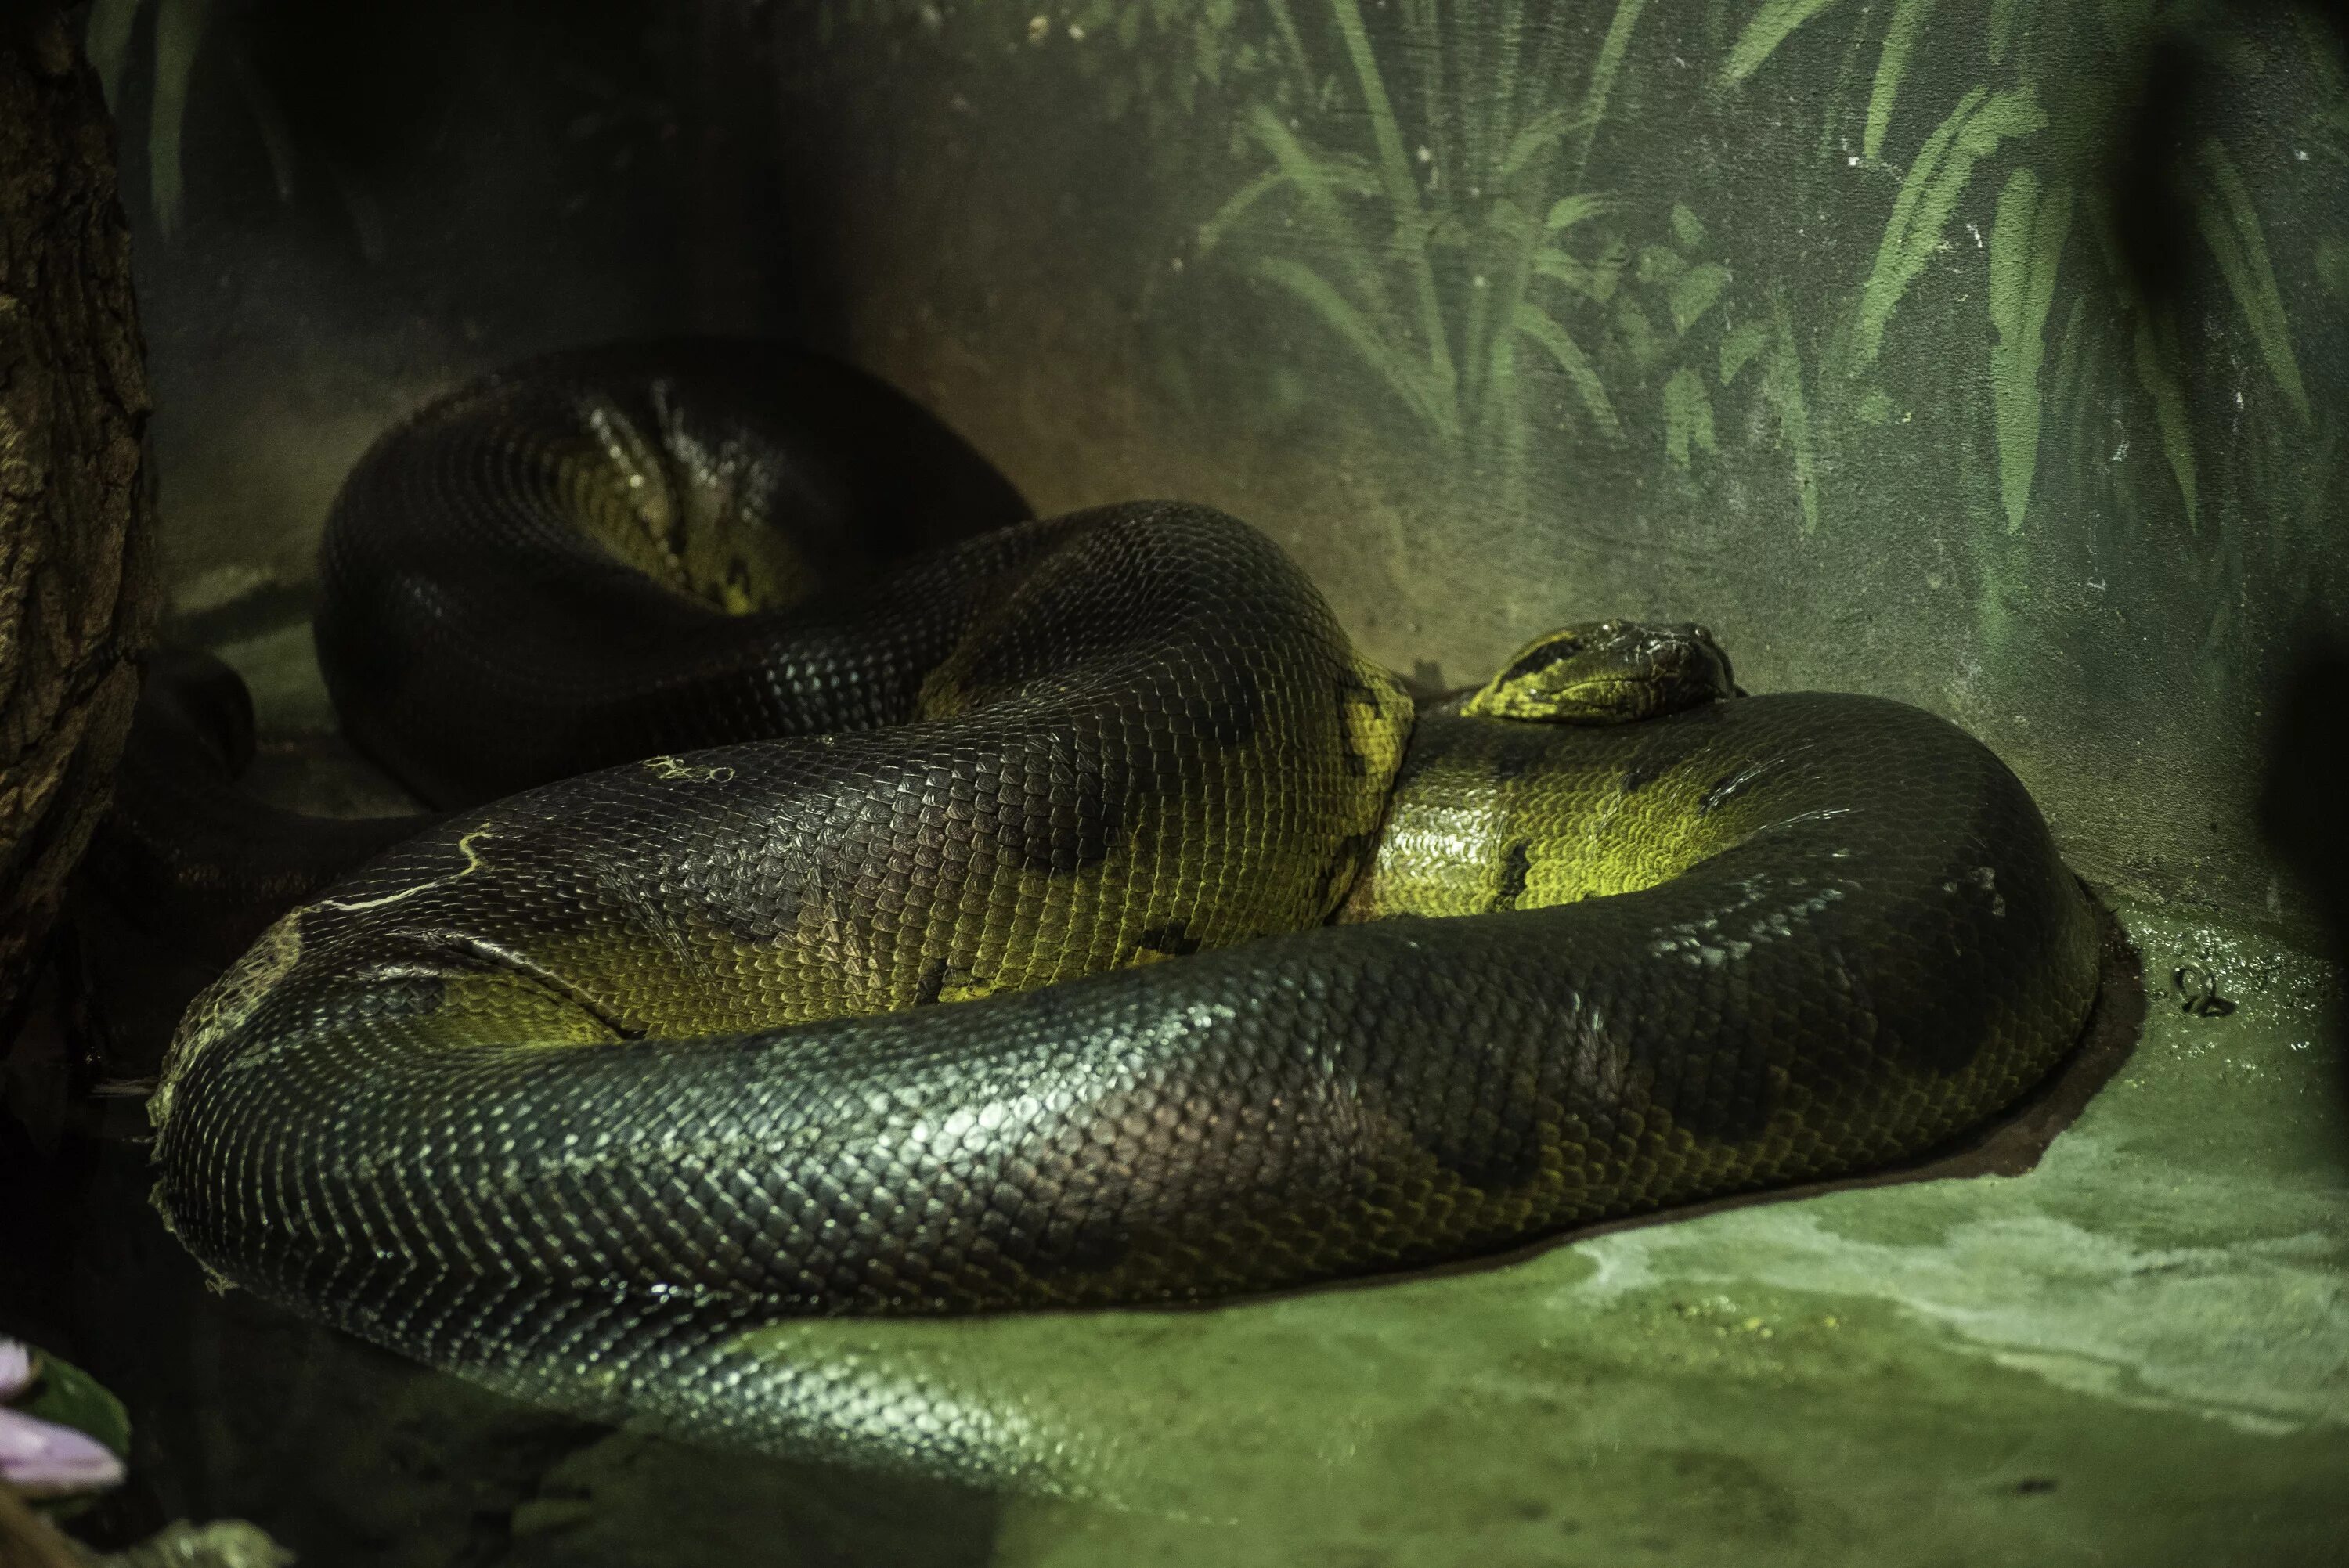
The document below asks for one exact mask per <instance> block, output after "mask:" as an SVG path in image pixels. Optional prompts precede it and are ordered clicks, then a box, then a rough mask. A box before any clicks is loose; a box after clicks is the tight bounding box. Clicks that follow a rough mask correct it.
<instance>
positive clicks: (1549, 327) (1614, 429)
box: [1516, 303, 1623, 441]
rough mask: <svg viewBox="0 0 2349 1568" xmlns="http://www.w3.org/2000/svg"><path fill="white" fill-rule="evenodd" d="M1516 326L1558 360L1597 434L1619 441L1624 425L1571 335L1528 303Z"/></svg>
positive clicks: (1520, 309) (1519, 311)
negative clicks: (1597, 431)
mask: <svg viewBox="0 0 2349 1568" xmlns="http://www.w3.org/2000/svg"><path fill="white" fill-rule="evenodd" d="M1516 329H1517V330H1518V331H1519V332H1522V333H1524V334H1525V335H1526V336H1527V337H1529V338H1532V339H1533V340H1534V342H1535V343H1537V344H1538V345H1540V346H1541V347H1542V348H1543V349H1545V350H1546V351H1547V353H1548V355H1549V356H1550V357H1551V358H1552V359H1554V360H1556V361H1557V367H1558V368H1559V369H1560V370H1563V371H1565V372H1566V378H1567V380H1568V381H1569V382H1570V383H1572V384H1573V387H1574V390H1575V395H1576V396H1577V397H1579V398H1581V400H1582V407H1583V412H1585V413H1586V414H1588V416H1589V417H1590V422H1591V423H1592V424H1593V425H1596V426H1597V427H1598V428H1599V434H1600V435H1602V436H1605V437H1606V438H1608V439H1609V440H1610V441H1620V440H1622V439H1623V422H1622V421H1621V420H1620V419H1619V418H1616V417H1615V404H1614V402H1613V400H1612V399H1611V398H1609V397H1608V396H1607V388H1606V387H1605V386H1603V385H1602V384H1601V383H1600V382H1599V372H1598V371H1597V370H1596V369H1594V368H1592V366H1591V364H1590V356H1588V355H1586V354H1585V353H1583V352H1582V347H1581V346H1580V345H1579V344H1578V343H1576V342H1575V341H1574V338H1573V336H1572V335H1571V334H1569V333H1568V331H1567V330H1566V328H1564V327H1562V326H1560V325H1558V324H1557V321H1556V320H1554V319H1553V318H1552V317H1551V316H1550V315H1549V313H1548V312H1547V311H1545V310H1544V309H1542V308H1541V306H1539V305H1537V304H1530V303H1528V304H1519V305H1518V306H1517V312H1516Z"/></svg>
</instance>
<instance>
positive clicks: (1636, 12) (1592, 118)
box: [1574, 0, 1648, 179]
mask: <svg viewBox="0 0 2349 1568" xmlns="http://www.w3.org/2000/svg"><path fill="white" fill-rule="evenodd" d="M1647 5H1648V0H1615V17H1614V20H1612V21H1610V22H1609V23H1608V24H1607V36H1606V37H1605V38H1604V39H1603V40H1601V41H1600V43H1599V57H1598V58H1597V59H1596V60H1593V61H1592V62H1591V64H1590V87H1589V88H1588V91H1586V92H1585V93H1584V94H1583V95H1582V113H1581V114H1580V115H1578V117H1576V118H1577V124H1576V129H1578V130H1580V131H1581V132H1582V145H1581V148H1580V150H1579V151H1578V153H1577V155H1576V157H1575V160H1574V173H1575V176H1576V178H1577V179H1579V178H1580V177H1581V175H1582V171H1583V168H1584V165H1585V164H1587V163H1588V160H1589V158H1590V138H1591V135H1592V133H1593V132H1594V131H1595V130H1596V129H1598V126H1599V121H1600V120H1602V119H1606V118H1607V100H1608V99H1609V98H1611V97H1612V96H1613V95H1614V91H1615V73H1616V72H1617V71H1619V70H1620V69H1621V68H1622V66H1623V51H1624V50H1625V49H1627V48H1629V47H1630V45H1631V33H1632V30H1633V29H1634V28H1636V27H1638V26H1639V25H1640V12H1642V11H1643V10H1645V9H1646V8H1647Z"/></svg>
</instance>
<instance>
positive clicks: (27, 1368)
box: [0, 1338, 33, 1399]
mask: <svg viewBox="0 0 2349 1568" xmlns="http://www.w3.org/2000/svg"><path fill="white" fill-rule="evenodd" d="M32 1382H33V1352H32V1350H31V1348H30V1347H29V1346H26V1344H25V1342H24V1341H23V1340H21V1339H6V1338H0V1399H13V1398H16V1396H17V1395H19V1394H21V1393H23V1392H24V1391H25V1390H26V1388H28V1387H31V1386H32Z"/></svg>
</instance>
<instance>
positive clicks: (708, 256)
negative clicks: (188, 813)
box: [91, 0, 2349, 923]
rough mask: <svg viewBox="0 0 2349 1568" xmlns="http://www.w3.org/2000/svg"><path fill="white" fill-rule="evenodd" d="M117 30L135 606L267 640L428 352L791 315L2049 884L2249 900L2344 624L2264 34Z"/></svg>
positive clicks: (457, 359)
mask: <svg viewBox="0 0 2349 1568" xmlns="http://www.w3.org/2000/svg"><path fill="white" fill-rule="evenodd" d="M322 17H330V18H337V19H338V20H336V21H335V22H333V23H332V24H331V25H329V24H327V23H324V22H321V21H320V20H319V18H322ZM109 18H113V19H115V21H109ZM175 18H176V20H175ZM117 21H119V25H120V28H121V32H120V38H119V55H118V56H117V57H115V63H114V66H113V72H114V75H115V77H116V78H117V82H118V90H117V106H118V108H119V110H120V111H121V113H122V115H123V126H124V133H125V140H126V183H127V184H128V185H129V187H130V188H131V189H132V190H133V191H134V193H135V195H134V201H133V216H134V220H135V222H137V223H138V225H139V234H140V268H141V281H142V285H143V286H144V287H145V289H146V291H147V294H148V301H149V303H148V319H149V322H150V332H151V334H152V336H153V349H154V356H155V369H156V382H157V387H158V402H159V408H158V413H157V416H156V423H155V429H156V432H157V440H158V446H159V453H160V459H161V460H160V468H161V476H162V485H163V497H162V502H163V505H162V511H163V517H164V525H165V530H166V540H167V546H168V548H169V550H170V552H171V559H172V562H173V571H174V574H175V577H176V580H177V582H178V584H179V590H180V596H179V601H178V603H179V609H180V615H181V624H182V625H183V626H185V627H191V628H193V629H196V630H198V631H202V632H204V633H206V634H210V635H213V636H217V635H220V634H223V633H224V632H238V631H239V630H240V628H242V630H243V631H251V632H256V633H266V632H269V627H270V626H271V625H274V624H275V622H276V621H278V620H285V618H286V617H288V616H292V617H296V618H298V614H299V613H300V609H301V595H302V593H303V592H304V590H305V583H306V574H307V572H308V560H309V552H310V548H311V544H312V542H313V540H314V539H315V533H316V527H317V524H318V521H319V520H320V518H321V517H322V516H323V513H324V511H325V507H326V501H327V500H328V498H329V497H330V495H331V493H332V489H333V486H334V484H335V482H336V480H338V478H339V476H340V473H341V472H342V470H343V469H344V468H345V467H346V466H347V463H348V461H349V460H350V459H351V458H353V457H355V456H356V454H357V449H358V448H359V447H360V446H361V445H363V444H364V441H365V440H366V439H367V437H368V436H369V435H370V434H371V433H372V432H373V431H374V430H375V429H376V428H379V427H380V425H381V424H382V423H384V422H386V421H387V420H388V419H389V418H391V417H393V415H394V414H395V413H396V411H397V410H398V409H399V408H400V407H405V406H408V405H409V404H410V403H412V402H413V401H414V400H415V399H417V398H419V397H421V396H423V395H424V394H425V393H426V392H428V391H429V390H430V389H432V388H433V387H439V386H442V385H446V384H447V383H448V382H449V381H450V379H452V378H453V377H457V376H460V375H462V374H465V373H467V372H470V371H471V370H474V369H478V368H481V367H483V366H487V365H490V364H492V363H496V362H498V361H500V360H502V359H505V358H509V357H512V356H514V355H517V354H520V353H524V352H528V351H531V350H533V349H536V348H540V347H543V346H551V345H554V344H558V343H564V342H574V341H583V340H590V339H595V338H599V337H606V336H613V335H624V334H631V333H638V332H645V331H654V330H667V329H674V328H678V327H699V328H714V329H721V330H782V331H788V332H792V333H795V334H798V335H805V336H808V337H811V338H812V339H814V340H816V341H818V342H820V343H823V344H825V345H828V346H833V347H835V348H838V349H841V350H843V351H844V352H847V353H849V354H851V355H852V356H854V357H856V358H858V359H859V360H861V361H863V362H864V363H865V364H867V365H868V366H872V367H874V368H875V369H877V370H879V371H881V372H882V373H884V374H885V375H886V376H888V377H891V378H893V379H895V380H896V381H897V382H899V383H900V384H901V385H903V386H905V387H907V388H908V389H910V390H911V391H913V392H915V393H916V395H917V396H920V397H923V398H925V399H926V400H927V401H929V402H930V403H932V404H933V405H934V406H935V407H937V408H938V409H939V410H940V411H941V412H942V413H943V414H944V415H945V416H946V417H947V418H948V419H949V420H951V421H952V422H954V423H956V424H957V425H958V426H959V427H960V428H963V429H964V430H965V431H966V432H967V433H968V434H969V435H970V436H971V437H972V438H974V439H975V440H977V441H978V444H979V445H980V446H981V447H982V449H986V450H987V451H988V452H989V453H991V454H992V455H993V456H994V457H995V458H996V459H997V460H998V461H999V463H1000V464H1001V465H1002V466H1003V467H1004V468H1005V469H1007V470H1008V471H1009V472H1010V473H1011V475H1012V476H1013V477H1014V478H1015V479H1016V480H1018V481H1019V484H1020V485H1021V486H1022V487H1023V488H1024V489H1026V490H1027V491H1028V492H1029V493H1030V497H1031V498H1032V499H1033V500H1035V501H1036V502H1037V503H1038V504H1039V505H1040V506H1041V507H1045V508H1048V509H1052V508H1061V507H1067V506H1073V505H1078V504H1082V503H1085V502H1090V501H1095V500H1111V499H1118V498H1123V497H1127V496H1133V495H1141V494H1179V495H1185V496H1189V497H1193V498H1196V499H1200V500H1208V501H1213V502H1216V503H1218V504H1221V505H1224V506H1226V507H1228V508H1230V509H1232V510H1234V511H1237V512H1239V513H1241V514H1243V515H1245V516H1247V517H1248V518H1250V519H1252V520H1254V521H1257V523H1259V524H1260V525H1262V526H1264V527H1265V528H1267V529H1268V531H1271V532H1272V533H1274V534H1275V535H1276V536H1277V537H1278V538H1279V539H1281V540H1282V541H1283V542H1285V543H1287V544H1288V546H1289V547H1290V548H1291V549H1292V550H1293V551H1294V552H1296V553H1297V554H1298V555H1299V558H1300V559H1302V560H1303V561H1304V562H1305V563H1306V564H1307V565H1308V567H1309V569H1310V570H1311V571H1312V573H1314V574H1315V576H1316V577H1317V578H1318V579H1319V581H1320V582H1321V583H1322V584H1323V585H1324V587H1325V588H1326V589H1327V591H1328V592H1329V593H1330V596H1331V597H1332V599H1333V600H1334V601H1335V603H1336V604H1337V606H1338V608H1339V611H1340V614H1341V615H1342V616H1343V617H1344V619H1345V621H1346V623H1347V624H1348V625H1349V626H1350V628H1351V629H1352V630H1353V631H1354V633H1355V634H1356V635H1357V637H1358V638H1359V639H1360V640H1361V641H1362V643H1363V644H1364V645H1366V646H1367V647H1368V648H1369V649H1370V650H1371V652H1372V653H1374V654H1375V655H1377V656H1380V657H1381V658H1383V659H1385V660H1386V661H1388V662H1389V663H1391V664H1392V665H1396V666H1397V667H1398V668H1400V669H1402V670H1405V671H1407V672H1413V673H1415V674H1416V675H1417V676H1419V677H1420V678H1421V679H1422V680H1423V681H1425V682H1428V683H1430V684H1441V683H1457V682H1464V681H1466V680H1470V679H1475V678H1478V677H1480V676H1482V675H1484V674H1485V672H1487V671H1488V670H1489V669H1490V668H1491V667H1492V666H1493V665H1495V663H1496V662H1497V661H1498V660H1499V659H1500V658H1502V657H1503V656H1504V655H1506V653H1507V652H1508V651H1509V650H1510V649H1511V648H1512V647H1513V646H1514V645H1516V644H1517V643H1518V642H1519V641H1521V640H1523V639H1524V638H1526V637H1528V636H1530V635H1532V634H1536V633H1537V632H1540V631H1543V630H1546V629H1547V628H1549V627H1551V626H1553V625H1555V624H1560V623H1563V622H1567V621H1570V620H1575V619H1581V618H1587V617H1590V616H1595V615H1599V614H1640V615H1657V616H1671V617H1689V618H1695V619H1700V620H1702V621H1704V622H1706V623H1708V624H1711V625H1712V626H1713V627H1714V628H1715V630H1716V631H1717V632H1718V633H1719V634H1721V635H1722V637H1723V639H1724V641H1725V642H1726V644H1727V645H1728V646H1729V647H1730V649H1731V651H1732V652H1733V655H1735V657H1736V659H1737V661H1738V665H1739V671H1740V675H1741V676H1742V677H1743V678H1744V681H1745V684H1747V685H1748V686H1751V687H1754V689H1783V688H1788V687H1799V686H1826V687H1842V688H1851V689H1858V690H1866V691H1874V692H1880V693H1885V694H1889V695H1891V696H1900V697H1904V698H1907V699H1909V700H1910V701H1914V702H1918V703H1921V704H1923V705H1925V706H1927V707H1932V708H1935V709H1938V710H1940V711H1941V712H1944V713H1947V714H1950V715H1951V716H1952V717H1956V718H1958V719H1959V720H1961V721H1962V722H1963V723H1965V724H1966V725H1968V726H1969V727H1971V728H1972V729H1973V730H1975V731H1976V732H1977V733H1978V734H1980V735H1982V737H1983V738H1985V739H1986V740H1988V741H1989V742H1990V743H1991V744H1992V746H1993V747H1995V748H1997V749H1998V750H1999V751H2000V752H2001V753H2002V755H2003V756H2005V757H2006V758H2008V759H2009V760H2010V761H2011V762H2013V764H2014V765H2015V766H2016V768H2017V769H2019V770H2020V771H2021V772H2022V773H2023V775H2024V777H2025V778H2026V779H2027V780H2028V781H2029V782H2030V783H2031V785H2032V787H2033V789H2034V790H2036V791H2037V793H2038V794H2039V796H2040V798H2041V799H2042V800H2043V802H2044V804H2045V805H2046V807H2047V808H2048V810H2049V812H2050V814H2051V816H2052V817H2053V818H2054V821H2055V823H2056V826H2057V829H2058V831H2059V832H2060V834H2061V835H2062V837H2063V839H2064V843H2065V844H2066V846H2067V847H2068V849H2069V851H2070V852H2071V853H2072V855H2073V857H2074V859H2075V862H2076V863H2077V864H2078V865H2079V866H2080V867H2081V868H2082V869H2083V870H2084V871H2085V872H2088V873H2089V874H2090V875H2092V876H2094V877H2096V878H2100V879H2103V880H2106V881H2108V882H2115V883H2117V884H2119V885H2121V886H2124V887H2126V888H2128V889H2131V890H2133V891H2137V892H2146V893H2150V894H2153V895H2157V896H2166V897H2171V898H2177V899H2180V900H2184V901H2187V902H2189V903H2195V904H2199V905H2203V906H2207V907H2213V908H2217V909H2220V910H2224V911H2228V912H2231V913H2236V914H2239V915H2244V916H2249V917H2251V918H2253V919H2255V920H2280V921H2283V922H2286V923H2289V922H2290V919H2291V917H2292V913H2293V912H2292V895H2291V891H2290V889H2289V888H2288V887H2286V886H2283V885H2282V884H2280V883H2279V882H2277V881H2276V879H2275V877H2274V876H2273V874H2272V872H2271V867H2270V866H2269V865H2268V864H2267V863H2266V861H2264V859H2263V858H2262V856H2261V851H2260V850H2259V847H2258V845H2257V842H2256V838H2255V834H2254V832H2253V830H2252V826H2251V795H2252V791H2253V789H2254V783H2255V780H2254V773H2255V768H2254V761H2255V756H2256V752H2257V748H2258V743H2259V739H2260V736H2261V727H2262V723H2263V707H2264V705H2265V704H2266V702H2267V700H2268V698H2267V694H2268V693H2269V692H2270V691H2271V689H2272V687H2273V684H2274V681H2275V679H2276V677H2277V673H2278V669H2279V666H2280V663H2281V661H2282V658H2283V657H2284V656H2285V655H2286V654H2287V653H2288V652H2289V651H2290V650H2291V648H2292V646H2293V645H2294V644H2295V641H2296V640H2297V639H2298V638H2300V637H2302V635H2304V634H2307V633H2309V632H2310V631H2311V630H2312V629H2315V628H2321V627H2324V626H2328V625H2332V626H2338V625H2339V624H2341V623H2342V622H2344V620H2349V616H2344V608H2349V593H2344V573H2349V567H2344V565H2343V564H2342V562H2341V552H2339V551H2338V549H2336V548H2335V547H2334V544H2333V542H2334V541H2336V540H2338V539H2340V538H2343V537H2344V532H2343V530H2342V526H2341V525H2342V523H2343V521H2344V519H2343V511H2344V494H2343V488H2342V486H2341V485H2340V484H2339V483H2338V482H2337V481H2336V479H2335V475H2336V473H2337V472H2338V470H2339V468H2340V463H2339V458H2340V456H2341V453H2340V447H2339V443H2340V436H2341V428H2342V418H2343V415H2342V409H2343V406H2344V400H2343V397H2342V396H2341V394H2342V392H2343V390H2344V385H2343V383H2344V374H2349V355H2345V354H2344V317H2349V303H2344V302H2349V93H2344V72H2343V66H2342V61H2341V57H2340V54H2339V50H2338V44H2337V35H2336V34H2335V33H2334V32H2333V31H2331V30H2329V29H2328V28H2327V27H2326V26H2323V25H2321V24H2320V23H2319V22H2317V21H2316V20H2313V19H2312V17H2310V16H2308V15H2301V14H2297V13H2294V12H2293V11H2292V10H2291V9H2289V8H2288V7H2285V6H2282V5H2267V4H2256V5H2255V4H2249V3H2245V4H2238V5H2212V6H2203V7H2193V6H2183V7H2181V6H2178V5H2157V4H2154V3H2153V0H1866V3H1863V0H1554V3H1551V4H1538V3H1528V0H1448V3H1444V4H1436V3H1434V0H1409V3H1406V0H1049V3H1040V0H1017V3H1014V0H959V3H956V0H930V3H922V0H771V3H769V4H764V5H759V4H752V3H750V0H673V3H670V4H659V3H657V0H598V3H597V4H593V5H584V4H583V5H567V6H566V5H554V4H552V3H551V0H543V3H542V0H533V3H524V0H513V3H510V4H505V5H496V6H480V5H472V6H468V5H457V4H454V3H453V0H439V3H435V4H420V5H398V4H393V3H392V0H349V3H348V4H347V5H311V4H306V3H304V0H212V3H210V4H200V3H197V0H107V3H104V4H100V5H96V6H94V7H93V10H92V13H91V23H92V36H93V40H94V42H95V43H98V44H106V43H107V42H108V37H109V36H110V35H106V34H105V27H106V26H114V25H115V23H116V22H117ZM102 24H103V26H102ZM305 27H306V28H308V29H309V31H307V32H305V31H303V29H304V28H305ZM2165 40H2168V43H2167V44H2165V42H2164V41H2165ZM2181 62H2183V63H2181ZM2148 105H2150V106H2151V108H2152V110H2153V111H2155V112H2150V113H2148V112H2147V106H2148ZM164 129H171V136H169V137H167V136H165V135H163V134H162V131H163V130H164ZM2148 262H2150V263H2167V264H2166V265H2162V264H2155V265H2154V266H2153V269H2152V270H2151V271H2150V272H2148V271H2147V264H2148ZM240 617H242V620H240ZM272 617H274V618H275V620H273V619H272ZM247 623H249V624H247ZM283 633H284V636H285V637H290V638H294V639H295V642H293V643H289V644H288V645H289V646H293V645H298V629H297V628H295V627H293V626H292V625H291V624H289V625H288V626H287V627H285V628H283ZM269 634H271V635H276V633H269Z"/></svg>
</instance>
